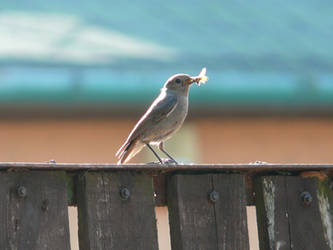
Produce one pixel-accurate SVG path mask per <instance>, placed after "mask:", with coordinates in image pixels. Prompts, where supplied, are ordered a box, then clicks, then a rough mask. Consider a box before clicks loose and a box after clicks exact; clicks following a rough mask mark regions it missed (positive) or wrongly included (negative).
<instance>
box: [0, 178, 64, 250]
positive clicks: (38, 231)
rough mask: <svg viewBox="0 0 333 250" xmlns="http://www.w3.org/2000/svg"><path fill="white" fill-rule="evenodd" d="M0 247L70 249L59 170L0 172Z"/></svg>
mask: <svg viewBox="0 0 333 250" xmlns="http://www.w3.org/2000/svg"><path fill="white" fill-rule="evenodd" d="M0 190H1V191H0V200H1V203H0V249H22V250H26V249H34V250H38V249H55V250H56V249H64V250H66V249H70V243H69V228H68V210H67V195H66V194H67V192H66V179H65V175H64V173H62V172H58V173H55V172H42V171H33V172H29V171H22V172H4V171H2V172H0Z"/></svg>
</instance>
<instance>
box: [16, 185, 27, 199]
mask: <svg viewBox="0 0 333 250" xmlns="http://www.w3.org/2000/svg"><path fill="white" fill-rule="evenodd" d="M16 192H17V195H18V196H19V197H21V198H23V197H25V196H27V189H26V188H25V187H24V186H19V187H18V188H17V190H16Z"/></svg>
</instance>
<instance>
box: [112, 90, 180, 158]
mask: <svg viewBox="0 0 333 250" xmlns="http://www.w3.org/2000/svg"><path fill="white" fill-rule="evenodd" d="M176 107H177V96H175V95H160V96H159V97H158V98H157V99H156V100H155V101H154V102H153V103H152V105H151V106H150V107H149V109H148V110H147V112H146V113H145V114H144V115H143V116H142V117H141V119H140V120H139V121H138V123H137V124H136V125H135V126H134V128H133V130H132V131H131V133H130V134H129V136H128V138H127V140H126V141H125V143H124V144H123V145H122V147H121V148H120V149H119V150H118V152H117V153H116V155H117V156H118V157H120V158H121V156H122V154H123V152H124V151H126V148H127V147H129V146H130V145H131V143H132V142H133V141H134V140H136V139H137V138H138V136H140V134H142V133H143V131H145V130H146V129H147V124H150V125H154V124H155V123H158V122H159V121H161V120H163V119H164V118H166V117H168V115H169V114H170V113H171V112H172V111H173V110H174V109H175V108H176Z"/></svg>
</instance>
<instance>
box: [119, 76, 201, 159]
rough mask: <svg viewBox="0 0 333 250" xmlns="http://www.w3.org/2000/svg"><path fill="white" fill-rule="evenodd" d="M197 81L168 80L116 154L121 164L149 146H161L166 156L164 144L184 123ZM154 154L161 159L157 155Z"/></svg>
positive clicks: (184, 77)
mask: <svg viewBox="0 0 333 250" xmlns="http://www.w3.org/2000/svg"><path fill="white" fill-rule="evenodd" d="M195 81H197V79H195V78H192V77H190V76H189V75H186V74H177V75H174V76H172V77H170V78H169V79H168V80H167V81H166V83H165V84H164V87H163V88H162V89H161V92H160V94H159V96H158V97H157V98H156V99H155V101H154V102H153V103H152V104H151V106H150V107H149V109H148V110H147V111H146V113H145V114H144V115H143V116H142V117H141V119H140V120H139V121H138V123H137V124H136V125H135V126H134V128H133V130H132V132H131V133H130V134H129V136H128V138H127V140H126V141H125V143H124V144H123V145H122V147H121V148H120V149H119V150H118V152H117V153H116V156H117V157H118V159H119V161H118V164H121V163H125V162H127V161H129V160H130V159H131V158H132V157H134V156H135V155H136V154H137V153H138V152H140V151H141V149H142V148H143V147H144V146H145V145H148V146H149V144H159V146H160V149H161V150H162V151H163V152H164V153H166V152H165V151H164V150H163V142H164V141H166V140H167V139H169V138H170V137H171V136H172V135H173V134H174V133H175V132H177V131H178V130H179V128H180V127H181V125H182V124H183V122H184V120H185V118H186V115H187V111H188V91H189V87H190V85H191V84H192V83H193V82H195ZM149 148H150V147H149ZM150 149H152V148H150ZM154 154H155V155H156V156H157V154H156V153H155V152H154ZM166 154H167V153H166ZM167 155H168V156H169V157H171V156H170V155H169V154H167ZM157 157H158V156H157ZM171 159H172V158H171ZM159 160H160V158H159Z"/></svg>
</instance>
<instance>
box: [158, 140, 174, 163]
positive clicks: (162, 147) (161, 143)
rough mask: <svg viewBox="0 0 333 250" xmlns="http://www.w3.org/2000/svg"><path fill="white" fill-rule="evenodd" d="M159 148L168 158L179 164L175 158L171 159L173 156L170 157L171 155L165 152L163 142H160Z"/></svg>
mask: <svg viewBox="0 0 333 250" xmlns="http://www.w3.org/2000/svg"><path fill="white" fill-rule="evenodd" d="M158 148H159V149H160V150H161V151H162V152H163V153H164V154H165V155H166V156H168V157H169V159H170V160H172V161H173V162H174V163H176V164H178V162H177V161H176V160H175V159H173V158H172V157H171V155H169V153H168V152H167V151H165V149H164V144H163V142H160V144H158Z"/></svg>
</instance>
